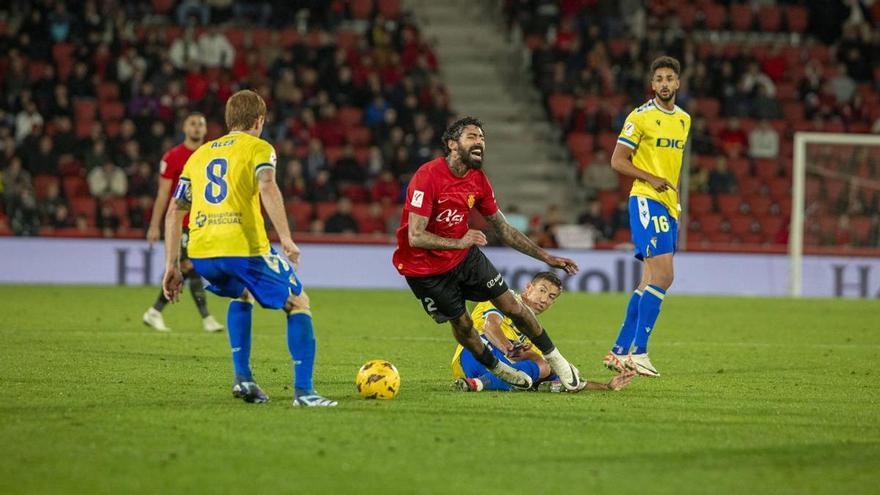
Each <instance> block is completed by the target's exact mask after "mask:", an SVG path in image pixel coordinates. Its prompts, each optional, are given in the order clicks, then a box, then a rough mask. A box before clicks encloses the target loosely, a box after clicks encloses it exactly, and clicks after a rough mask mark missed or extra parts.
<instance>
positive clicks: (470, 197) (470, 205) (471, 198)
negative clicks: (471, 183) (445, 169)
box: [468, 194, 477, 208]
mask: <svg viewBox="0 0 880 495" xmlns="http://www.w3.org/2000/svg"><path fill="white" fill-rule="evenodd" d="M476 202H477V198H476V196H474V195H473V194H468V208H473V207H474V203H476Z"/></svg>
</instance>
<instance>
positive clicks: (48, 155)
mask: <svg viewBox="0 0 880 495" xmlns="http://www.w3.org/2000/svg"><path fill="white" fill-rule="evenodd" d="M26 153H27V154H26V155H25V160H26V161H25V164H26V165H27V169H28V170H29V171H30V172H31V174H32V175H56V174H58V153H57V152H56V151H55V149H54V146H53V145H52V138H51V137H49V136H48V135H45V134H44V135H43V136H41V137H40V139H39V141H38V144H37V147H36V149H33V150H29V151H26Z"/></svg>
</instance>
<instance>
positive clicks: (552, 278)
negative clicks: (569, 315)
mask: <svg viewBox="0 0 880 495" xmlns="http://www.w3.org/2000/svg"><path fill="white" fill-rule="evenodd" d="M538 280H546V281H547V282H549V283H550V284H551V285H555V286H556V288H557V289H559V290H562V279H560V278H559V275H557V274H555V273H553V272H538V273H536V274H535V276H534V277H532V282H537V281H538Z"/></svg>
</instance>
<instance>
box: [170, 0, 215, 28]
mask: <svg viewBox="0 0 880 495" xmlns="http://www.w3.org/2000/svg"><path fill="white" fill-rule="evenodd" d="M176 14H177V23H178V24H180V25H181V26H187V25H190V19H194V20H195V21H196V22H199V23H200V24H201V25H202V26H207V25H208V23H210V22H211V8H210V7H208V6H207V5H205V3H204V1H203V0H183V1H182V2H180V5H178V6H177V11H176Z"/></svg>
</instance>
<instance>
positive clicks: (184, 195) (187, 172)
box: [163, 154, 195, 203]
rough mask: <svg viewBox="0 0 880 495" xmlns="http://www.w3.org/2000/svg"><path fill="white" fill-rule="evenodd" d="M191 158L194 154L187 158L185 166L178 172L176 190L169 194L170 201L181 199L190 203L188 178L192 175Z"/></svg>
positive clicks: (190, 194)
mask: <svg viewBox="0 0 880 495" xmlns="http://www.w3.org/2000/svg"><path fill="white" fill-rule="evenodd" d="M193 156H195V154H193V155H192V156H190V157H189V160H187V161H186V164H184V166H183V170H181V171H180V177H179V179H178V181H177V188H176V189H174V191H172V194H171V198H172V199H175V200H176V199H183V200H186V201H188V202H190V203H192V183H191V182H190V176H191V174H192V167H193V165H192V163H193V159H192V157H193ZM163 177H164V175H163Z"/></svg>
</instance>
